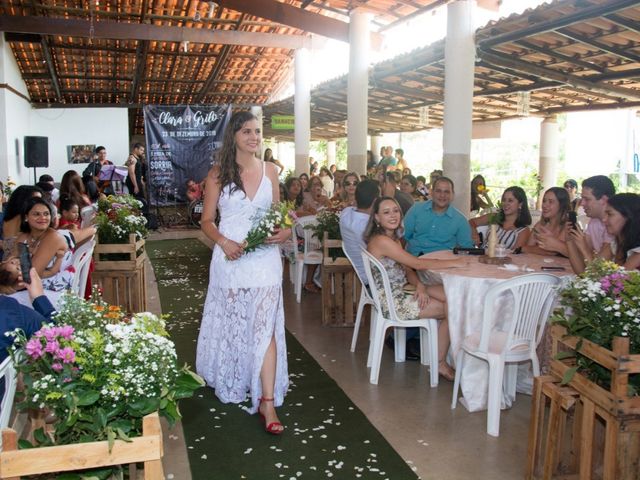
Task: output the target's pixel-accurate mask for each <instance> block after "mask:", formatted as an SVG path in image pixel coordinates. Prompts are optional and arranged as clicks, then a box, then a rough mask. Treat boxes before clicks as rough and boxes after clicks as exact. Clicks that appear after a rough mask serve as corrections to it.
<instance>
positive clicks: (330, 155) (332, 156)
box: [327, 140, 337, 167]
mask: <svg viewBox="0 0 640 480" xmlns="http://www.w3.org/2000/svg"><path fill="white" fill-rule="evenodd" d="M335 163H336V141H335V140H329V141H328V142H327V165H328V166H329V167H330V166H331V165H334V164H335ZM336 167H337V165H336Z"/></svg>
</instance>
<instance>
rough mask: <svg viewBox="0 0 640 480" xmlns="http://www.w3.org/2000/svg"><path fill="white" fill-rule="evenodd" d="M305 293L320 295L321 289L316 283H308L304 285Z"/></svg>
mask: <svg viewBox="0 0 640 480" xmlns="http://www.w3.org/2000/svg"><path fill="white" fill-rule="evenodd" d="M304 291H305V292H309V293H319V292H320V289H319V288H318V286H317V285H316V284H315V283H306V284H305V285H304Z"/></svg>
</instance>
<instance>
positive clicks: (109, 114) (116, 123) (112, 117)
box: [23, 108, 129, 182]
mask: <svg viewBox="0 0 640 480" xmlns="http://www.w3.org/2000/svg"><path fill="white" fill-rule="evenodd" d="M29 125H30V126H29V135H35V136H43V137H49V168H39V169H38V175H42V174H43V173H48V174H49V175H51V176H52V177H53V178H54V179H55V181H56V182H59V181H60V180H61V179H62V175H64V173H65V172H66V171H67V170H76V171H77V172H78V173H80V174H82V171H83V170H84V169H85V168H86V166H87V164H75V165H74V164H69V163H68V159H67V146H68V145H96V146H98V145H103V146H104V147H105V148H106V149H107V158H108V159H109V160H111V161H112V162H113V163H115V164H116V165H123V164H124V162H125V160H126V158H127V156H128V155H129V117H128V113H127V109H126V108H47V109H42V108H40V109H33V110H31V115H30V120H29ZM23 168H24V167H23Z"/></svg>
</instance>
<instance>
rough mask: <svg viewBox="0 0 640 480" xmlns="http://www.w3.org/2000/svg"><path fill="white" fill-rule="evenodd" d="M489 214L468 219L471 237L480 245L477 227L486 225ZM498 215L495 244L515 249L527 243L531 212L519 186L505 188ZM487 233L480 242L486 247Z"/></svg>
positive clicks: (525, 195)
mask: <svg viewBox="0 0 640 480" xmlns="http://www.w3.org/2000/svg"><path fill="white" fill-rule="evenodd" d="M491 215H495V214H490V213H489V214H486V215H482V216H481V217H477V218H472V219H471V220H469V225H471V237H472V238H473V241H474V243H475V244H476V245H480V244H481V242H480V237H479V235H478V231H477V227H479V226H482V225H488V224H489V220H490V217H491ZM497 215H498V230H497V237H498V238H497V239H496V240H497V242H496V243H497V244H500V245H504V246H505V247H506V248H508V249H511V250H515V249H516V248H520V247H522V246H524V245H526V244H527V242H528V241H529V236H530V235H531V230H529V226H530V225H531V213H529V204H528V202H527V194H526V193H525V192H524V190H523V189H522V188H520V187H517V186H513V187H509V188H507V189H506V190H505V191H504V193H503V194H502V199H501V205H500V211H499V212H498V213H497ZM488 237H489V235H487V238H485V239H484V241H483V242H482V246H483V247H486V246H487V243H488V241H489V238H488Z"/></svg>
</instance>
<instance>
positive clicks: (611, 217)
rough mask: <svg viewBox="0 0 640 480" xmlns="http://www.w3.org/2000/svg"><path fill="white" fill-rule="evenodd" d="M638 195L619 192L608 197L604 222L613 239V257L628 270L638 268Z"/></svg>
mask: <svg viewBox="0 0 640 480" xmlns="http://www.w3.org/2000/svg"><path fill="white" fill-rule="evenodd" d="M638 219H640V195H638V194H635V193H619V194H617V195H614V196H613V197H611V198H610V199H609V202H608V204H607V206H606V208H605V217H604V224H605V226H606V227H607V232H608V233H609V234H610V235H613V236H614V238H615V240H614V242H613V243H612V244H611V250H612V252H613V259H614V260H615V262H616V263H618V264H619V265H622V266H624V267H625V268H626V269H628V270H638V269H640V221H638Z"/></svg>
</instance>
